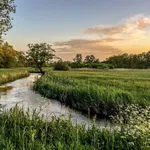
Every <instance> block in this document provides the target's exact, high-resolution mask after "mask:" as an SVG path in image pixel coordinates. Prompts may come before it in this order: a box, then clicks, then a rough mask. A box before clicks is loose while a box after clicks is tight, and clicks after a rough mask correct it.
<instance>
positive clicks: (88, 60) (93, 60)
mask: <svg viewBox="0 0 150 150" xmlns="http://www.w3.org/2000/svg"><path fill="white" fill-rule="evenodd" d="M99 62H100V61H99V59H97V58H95V56H94V55H87V56H86V57H85V59H84V63H99Z"/></svg>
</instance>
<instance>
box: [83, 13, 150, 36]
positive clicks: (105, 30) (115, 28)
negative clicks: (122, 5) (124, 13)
mask: <svg viewBox="0 0 150 150" xmlns="http://www.w3.org/2000/svg"><path fill="white" fill-rule="evenodd" d="M148 26H150V16H144V15H142V14H139V15H136V16H133V17H130V18H128V19H125V20H123V23H121V24H117V25H97V26H93V27H90V28H88V29H86V30H85V31H84V33H85V34H98V35H105V36H110V35H111V36H113V35H124V34H125V35H126V34H134V33H135V34H136V32H139V31H143V30H145V29H146V28H147V27H148Z"/></svg>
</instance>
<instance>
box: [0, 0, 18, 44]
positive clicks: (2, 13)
mask: <svg viewBox="0 0 150 150" xmlns="http://www.w3.org/2000/svg"><path fill="white" fill-rule="evenodd" d="M15 11H16V6H15V4H14V0H0V41H1V40H2V39H1V38H2V35H3V34H5V33H6V32H7V31H8V30H9V29H10V28H12V24H11V20H12V17H11V13H15Z"/></svg>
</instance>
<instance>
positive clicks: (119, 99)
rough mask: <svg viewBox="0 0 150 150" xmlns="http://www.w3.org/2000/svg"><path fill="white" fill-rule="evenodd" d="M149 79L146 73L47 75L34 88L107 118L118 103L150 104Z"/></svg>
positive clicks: (147, 72) (48, 95) (87, 72)
mask: <svg viewBox="0 0 150 150" xmlns="http://www.w3.org/2000/svg"><path fill="white" fill-rule="evenodd" d="M149 77H150V72H149V71H132V72H131V71H116V70H115V71H104V70H103V71H69V72H67V73H66V72H48V73H46V74H45V75H44V76H43V77H42V78H41V79H39V80H38V81H37V82H36V84H35V87H34V89H35V90H37V91H38V92H39V93H41V94H42V95H44V96H46V97H48V98H52V99H56V100H59V101H60V102H62V103H64V104H66V105H68V106H70V107H72V108H75V109H77V110H80V111H82V112H85V113H87V112H88V111H89V110H90V112H91V113H92V114H97V116H98V117H104V116H106V117H109V115H115V114H117V113H118V111H119V107H118V106H119V105H120V104H124V105H126V104H139V105H141V106H146V105H150V89H149V87H150V80H149Z"/></svg>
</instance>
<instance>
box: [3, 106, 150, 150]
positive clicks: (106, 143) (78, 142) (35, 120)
mask: <svg viewBox="0 0 150 150" xmlns="http://www.w3.org/2000/svg"><path fill="white" fill-rule="evenodd" d="M38 114H39V112H38V111H36V110H34V111H33V112H32V113H31V111H30V110H29V109H28V111H27V112H25V111H24V110H23V109H20V108H19V107H17V106H16V107H15V108H13V109H10V110H9V111H4V112H3V113H1V114H0V120H1V121H0V149H6V150H16V149H17V150H22V149H24V150H31V149H32V150H131V149H132V150H137V149H138V150H149V148H150V134H149V131H150V126H149V123H150V122H149V121H148V120H147V121H146V122H144V124H143V123H142V125H144V126H143V127H146V129H145V128H141V124H140V125H139V123H140V122H138V121H137V120H136V117H138V116H136V117H134V118H133V117H132V120H133V122H134V121H136V123H137V124H136V123H135V125H134V126H132V127H133V130H132V129H131V128H128V127H127V126H128V125H124V124H122V125H121V126H120V127H119V128H118V127H115V128H111V129H108V128H103V129H101V128H97V127H96V126H95V125H94V122H93V126H92V127H88V128H86V126H85V125H77V124H76V125H73V124H72V122H71V119H68V120H64V119H61V118H56V117H52V118H51V120H50V121H47V120H44V116H42V117H41V118H40V117H39V116H38ZM146 117H148V115H147V116H146ZM146 117H145V116H144V117H143V119H142V118H141V119H142V120H143V121H144V118H146ZM129 125H130V124H129ZM146 125H147V126H146ZM134 128H136V129H137V130H136V131H137V134H138V135H136V134H133V135H132V133H133V132H134ZM146 131H147V132H146ZM143 132H144V133H143Z"/></svg>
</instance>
